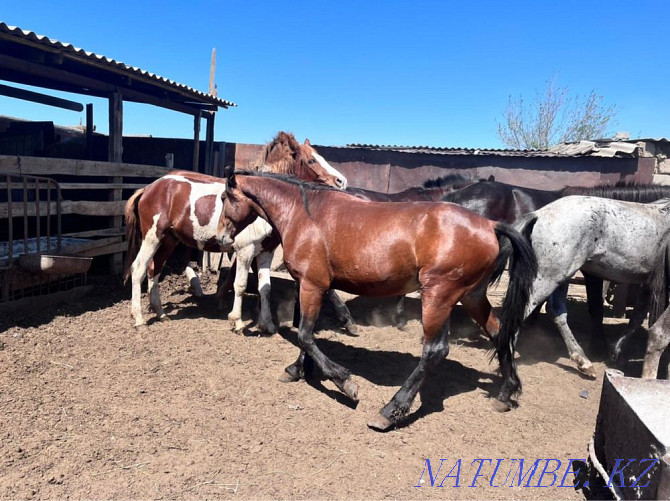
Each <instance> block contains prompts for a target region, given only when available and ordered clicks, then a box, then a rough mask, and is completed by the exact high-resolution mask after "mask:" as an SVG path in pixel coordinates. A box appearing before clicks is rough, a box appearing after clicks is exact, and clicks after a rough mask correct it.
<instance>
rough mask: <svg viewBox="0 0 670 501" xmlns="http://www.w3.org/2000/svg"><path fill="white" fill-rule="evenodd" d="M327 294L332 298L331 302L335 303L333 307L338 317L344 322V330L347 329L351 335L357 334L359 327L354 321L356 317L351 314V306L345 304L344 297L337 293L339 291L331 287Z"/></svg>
mask: <svg viewBox="0 0 670 501" xmlns="http://www.w3.org/2000/svg"><path fill="white" fill-rule="evenodd" d="M327 295H328V299H330V302H331V303H332V305H333V308H335V314H336V315H337V319H338V320H339V321H340V322H342V323H343V324H344V330H346V331H347V332H348V333H349V334H350V335H351V336H357V335H358V327H357V326H356V323H355V322H354V318H353V317H352V316H351V312H350V311H349V308H347V305H346V304H344V301H342V298H340V296H338V295H337V292H335V291H334V290H333V289H329V290H328V292H327Z"/></svg>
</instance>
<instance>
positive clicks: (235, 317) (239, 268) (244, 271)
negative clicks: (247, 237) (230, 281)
mask: <svg viewBox="0 0 670 501" xmlns="http://www.w3.org/2000/svg"><path fill="white" fill-rule="evenodd" d="M254 257H255V245H253V244H250V245H247V246H245V247H243V248H241V249H238V250H237V263H236V272H235V284H234V285H233V289H234V291H235V299H234V300H233V309H232V310H231V311H230V313H228V320H230V321H231V322H233V325H234V329H235V330H236V331H241V330H242V329H243V328H244V323H243V322H242V298H243V297H244V292H245V291H246V290H247V280H248V277H249V267H250V266H251V262H252V261H253V259H254Z"/></svg>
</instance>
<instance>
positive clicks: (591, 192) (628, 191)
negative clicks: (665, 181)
mask: <svg viewBox="0 0 670 501" xmlns="http://www.w3.org/2000/svg"><path fill="white" fill-rule="evenodd" d="M568 195H583V196H592V197H601V198H611V199H614V200H623V201H626V202H638V203H649V202H654V201H655V200H659V199H661V198H670V186H666V185H662V184H635V183H622V182H619V183H617V184H615V185H614V186H612V185H600V186H592V187H588V188H587V187H580V186H568V187H567V188H563V189H562V190H561V196H564V197H565V196H568Z"/></svg>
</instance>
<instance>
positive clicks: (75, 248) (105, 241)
mask: <svg viewBox="0 0 670 501" xmlns="http://www.w3.org/2000/svg"><path fill="white" fill-rule="evenodd" d="M121 238H122V237H107V238H101V239H98V240H89V241H88V242H79V243H76V244H72V245H67V246H65V247H63V248H62V250H61V254H70V255H75V254H76V255H77V256H84V255H83V254H82V253H83V252H85V251H90V250H92V249H99V248H102V247H106V246H108V245H110V244H116V243H122V241H121ZM84 257H86V256H84Z"/></svg>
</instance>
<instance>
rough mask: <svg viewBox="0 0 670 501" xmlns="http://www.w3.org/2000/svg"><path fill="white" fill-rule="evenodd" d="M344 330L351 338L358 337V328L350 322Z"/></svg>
mask: <svg viewBox="0 0 670 501" xmlns="http://www.w3.org/2000/svg"><path fill="white" fill-rule="evenodd" d="M344 330H345V331H347V334H349V335H350V336H358V326H357V325H356V324H355V323H353V322H352V321H350V320H348V321H347V323H346V324H344Z"/></svg>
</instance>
